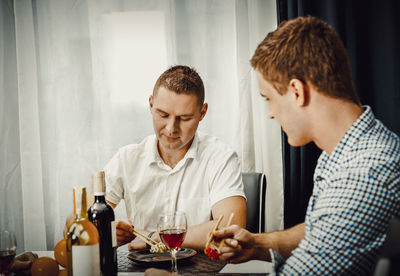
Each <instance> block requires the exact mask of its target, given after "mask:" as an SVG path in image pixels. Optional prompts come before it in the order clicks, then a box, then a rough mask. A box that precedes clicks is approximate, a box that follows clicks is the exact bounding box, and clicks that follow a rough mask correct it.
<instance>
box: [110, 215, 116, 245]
mask: <svg viewBox="0 0 400 276" xmlns="http://www.w3.org/2000/svg"><path fill="white" fill-rule="evenodd" d="M111 240H112V247H117V227H116V225H115V220H114V221H112V222H111Z"/></svg>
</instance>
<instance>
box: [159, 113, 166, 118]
mask: <svg viewBox="0 0 400 276" xmlns="http://www.w3.org/2000/svg"><path fill="white" fill-rule="evenodd" d="M160 117H161V118H167V117H168V114H160Z"/></svg>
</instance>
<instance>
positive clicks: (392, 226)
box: [374, 217, 400, 276]
mask: <svg viewBox="0 0 400 276" xmlns="http://www.w3.org/2000/svg"><path fill="white" fill-rule="evenodd" d="M399 261H400V218H398V217H393V218H392V219H391V220H390V222H389V227H388V231H387V234H386V240H385V242H384V244H383V246H382V255H381V257H380V258H379V260H378V262H377V263H376V266H375V272H374V276H386V275H400V274H399V270H400V263H399Z"/></svg>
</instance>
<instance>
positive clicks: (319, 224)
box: [271, 106, 400, 275]
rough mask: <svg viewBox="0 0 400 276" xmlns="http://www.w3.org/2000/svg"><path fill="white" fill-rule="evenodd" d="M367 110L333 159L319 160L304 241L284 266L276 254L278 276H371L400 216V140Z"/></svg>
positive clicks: (367, 108) (350, 129) (352, 127)
mask: <svg viewBox="0 0 400 276" xmlns="http://www.w3.org/2000/svg"><path fill="white" fill-rule="evenodd" d="M364 108H365V111H364V113H363V114H362V115H361V116H360V117H359V118H358V119H357V120H356V121H355V122H354V123H353V125H352V126H351V127H350V128H349V129H348V131H347V132H346V133H345V135H344V136H343V138H342V139H341V141H340V142H339V144H338V145H337V146H336V148H335V149H334V151H333V152H332V154H331V155H328V154H327V153H326V152H323V153H322V154H321V156H320V157H319V159H318V164H317V167H316V169H315V173H314V190H313V194H312V196H311V198H310V201H309V204H308V208H307V214H306V219H305V225H306V226H305V236H304V238H303V240H302V241H301V242H300V244H299V246H298V247H297V248H296V249H295V250H293V252H292V255H291V256H290V257H289V258H288V259H287V260H286V261H284V260H283V259H282V258H281V257H280V256H279V255H278V254H277V253H276V252H272V253H273V258H274V263H275V271H276V274H282V275H338V274H339V275H368V274H371V273H372V272H373V269H374V265H375V263H376V260H377V257H378V255H379V253H380V248H381V246H382V243H383V241H384V240H385V237H386V235H385V233H386V229H387V226H388V222H389V220H390V218H391V217H392V216H394V215H395V216H400V139H399V137H397V136H396V135H395V134H393V133H392V132H390V131H389V130H388V129H387V128H386V127H385V126H383V124H382V123H381V122H380V121H378V120H376V119H375V118H374V115H373V113H372V111H371V108H370V107H368V106H365V107H364ZM271 251H272V250H271Z"/></svg>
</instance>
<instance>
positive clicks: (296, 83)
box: [289, 79, 309, 106]
mask: <svg viewBox="0 0 400 276" xmlns="http://www.w3.org/2000/svg"><path fill="white" fill-rule="evenodd" d="M289 89H290V90H291V91H292V93H293V96H294V98H295V100H296V103H297V105H299V106H304V105H306V104H307V101H308V92H309V91H308V87H307V85H306V84H305V83H304V82H302V81H301V80H299V79H291V80H290V82H289Z"/></svg>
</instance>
